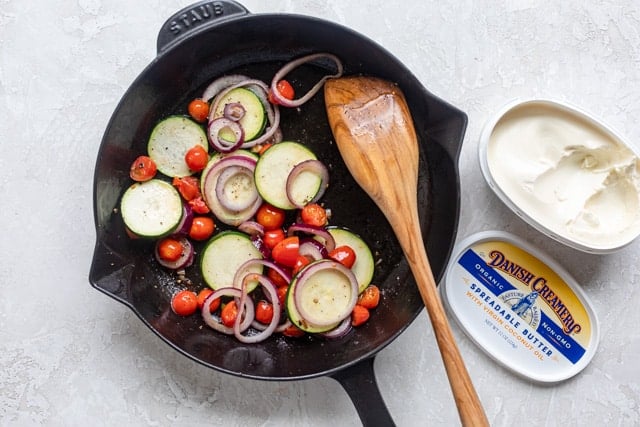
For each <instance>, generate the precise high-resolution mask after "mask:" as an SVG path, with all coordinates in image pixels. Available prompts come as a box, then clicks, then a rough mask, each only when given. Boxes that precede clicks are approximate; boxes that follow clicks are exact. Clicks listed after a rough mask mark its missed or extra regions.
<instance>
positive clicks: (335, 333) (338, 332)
mask: <svg viewBox="0 0 640 427" xmlns="http://www.w3.org/2000/svg"><path fill="white" fill-rule="evenodd" d="M352 329H353V326H351V316H347V317H345V319H344V320H343V321H342V322H341V323H340V324H339V325H338V326H336V327H335V328H333V329H331V330H330V331H327V332H322V333H320V335H321V336H322V337H324V338H327V339H331V340H335V339H338V338H342V337H344V336H345V335H347V334H348V333H349V332H351V330H352Z"/></svg>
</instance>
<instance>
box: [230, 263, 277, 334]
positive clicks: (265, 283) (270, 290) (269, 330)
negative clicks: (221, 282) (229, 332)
mask: <svg viewBox="0 0 640 427" xmlns="http://www.w3.org/2000/svg"><path fill="white" fill-rule="evenodd" d="M254 280H257V281H258V282H259V283H260V285H261V286H262V288H263V289H264V290H265V291H266V294H268V295H269V297H270V298H271V304H272V305H273V317H272V318H271V322H269V325H268V326H267V327H266V328H265V329H264V330H263V331H260V333H258V334H255V335H242V332H243V331H242V330H241V324H242V321H241V317H242V312H243V310H244V309H245V307H246V304H245V301H246V300H250V299H251V298H249V296H248V295H247V283H248V282H249V281H254ZM281 311H282V310H281V309H280V301H279V300H278V293H277V291H276V287H275V286H274V284H273V283H272V282H271V280H269V279H268V278H267V277H266V276H263V275H261V274H256V273H250V274H247V275H246V276H244V278H243V279H242V291H241V296H240V303H239V304H238V317H236V321H235V323H234V325H233V334H234V335H235V337H236V338H237V339H238V340H239V341H240V342H243V343H245V344H254V343H257V342H261V341H264V340H265V339H267V338H269V337H270V336H271V334H273V332H274V331H275V330H276V328H277V327H278V324H279V323H280V313H281Z"/></svg>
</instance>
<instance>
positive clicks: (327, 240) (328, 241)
mask: <svg viewBox="0 0 640 427" xmlns="http://www.w3.org/2000/svg"><path fill="white" fill-rule="evenodd" d="M296 232H301V233H305V234H311V235H314V236H317V237H319V238H321V239H322V240H323V241H324V246H325V248H327V251H328V252H331V251H332V250H334V249H335V248H336V241H335V239H334V238H333V236H332V235H331V233H329V232H328V231H327V229H326V228H323V227H315V226H313V225H309V224H304V223H296V224H293V225H290V226H289V228H288V229H287V235H288V236H293V234H294V233H296Z"/></svg>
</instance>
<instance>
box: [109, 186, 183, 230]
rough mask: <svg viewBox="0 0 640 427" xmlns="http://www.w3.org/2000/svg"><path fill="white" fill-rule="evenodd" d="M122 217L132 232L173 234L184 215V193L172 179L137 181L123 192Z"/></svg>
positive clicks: (121, 202)
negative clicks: (173, 183) (168, 180)
mask: <svg viewBox="0 0 640 427" xmlns="http://www.w3.org/2000/svg"><path fill="white" fill-rule="evenodd" d="M120 212H121V213H122V219H123V221H124V224H125V225H126V226H127V228H128V229H129V230H131V232H132V233H134V234H135V235H137V236H140V237H149V238H159V237H163V236H166V235H168V234H171V233H172V232H173V231H174V230H175V229H176V228H177V227H178V225H179V224H180V221H181V220H182V215H183V212H184V210H183V207H182V199H181V198H180V193H178V190H176V189H175V187H174V186H173V185H171V184H169V183H168V182H165V181H162V180H160V179H151V180H149V181H146V182H136V183H135V184H133V185H131V186H130V187H129V188H128V189H127V190H126V191H125V192H124V194H123V195H122V200H121V201H120Z"/></svg>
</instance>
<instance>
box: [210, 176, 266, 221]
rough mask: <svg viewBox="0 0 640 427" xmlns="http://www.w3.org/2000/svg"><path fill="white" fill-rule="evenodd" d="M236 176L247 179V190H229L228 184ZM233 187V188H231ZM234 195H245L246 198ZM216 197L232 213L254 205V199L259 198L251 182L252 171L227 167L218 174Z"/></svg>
mask: <svg viewBox="0 0 640 427" xmlns="http://www.w3.org/2000/svg"><path fill="white" fill-rule="evenodd" d="M238 175H243V176H246V177H247V178H248V182H249V184H250V185H248V186H246V187H248V188H244V187H245V186H242V187H243V188H241V189H238V188H231V189H229V188H228V187H229V185H228V184H229V183H230V182H231V180H232V179H234V178H236V177H237V176H238ZM231 187H234V186H231ZM235 194H240V195H243V196H244V195H245V194H246V195H247V196H246V197H242V198H239V197H234V195H235ZM216 197H217V198H218V201H219V202H220V204H221V205H222V206H223V207H224V208H225V209H228V210H230V211H232V212H241V211H243V210H245V209H248V208H249V207H251V206H253V205H254V204H255V203H256V199H259V198H260V195H259V194H258V190H257V188H256V186H255V183H254V181H253V170H252V169H249V168H246V167H243V166H229V167H227V168H225V169H224V170H222V171H221V172H220V175H219V176H218V180H217V181H216Z"/></svg>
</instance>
